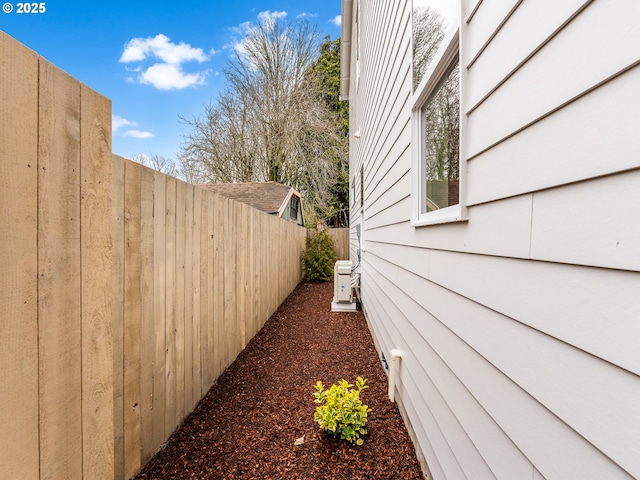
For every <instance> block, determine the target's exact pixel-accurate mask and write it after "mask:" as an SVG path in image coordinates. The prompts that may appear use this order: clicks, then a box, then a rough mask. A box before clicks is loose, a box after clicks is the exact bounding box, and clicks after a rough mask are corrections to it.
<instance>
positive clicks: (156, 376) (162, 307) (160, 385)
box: [153, 172, 167, 448]
mask: <svg viewBox="0 0 640 480" xmlns="http://www.w3.org/2000/svg"><path fill="white" fill-rule="evenodd" d="M166 189H167V176H166V175H163V174H161V173H160V172H155V173H154V188H153V317H154V319H155V322H154V326H155V346H154V352H155V354H154V357H155V362H154V366H153V445H154V446H155V448H159V447H160V445H162V443H163V442H164V440H165V439H166V438H167V437H166V436H165V428H164V424H165V397H166V395H165V385H166V373H165V370H166V365H165V360H166V358H165V348H166V339H165V336H166V316H167V315H166V312H167V305H166V301H165V297H166V291H167V290H166V282H165V276H166V264H165V257H166V238H165V236H166V227H165V222H166V217H165V214H166V213H165V212H166V204H167V191H166Z"/></svg>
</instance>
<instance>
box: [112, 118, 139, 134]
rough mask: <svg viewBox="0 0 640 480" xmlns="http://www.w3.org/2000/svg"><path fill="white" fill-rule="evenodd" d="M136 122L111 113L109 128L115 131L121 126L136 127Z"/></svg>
mask: <svg viewBox="0 0 640 480" xmlns="http://www.w3.org/2000/svg"><path fill="white" fill-rule="evenodd" d="M137 126H138V124H137V123H136V122H132V121H131V120H127V119H126V118H122V117H120V116H118V115H111V130H112V131H113V133H116V132H117V131H118V130H120V129H121V128H122V127H137Z"/></svg>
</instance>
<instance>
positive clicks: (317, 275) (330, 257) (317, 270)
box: [301, 230, 338, 282]
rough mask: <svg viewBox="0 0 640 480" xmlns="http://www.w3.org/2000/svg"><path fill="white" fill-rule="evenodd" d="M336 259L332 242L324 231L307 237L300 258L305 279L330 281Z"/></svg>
mask: <svg viewBox="0 0 640 480" xmlns="http://www.w3.org/2000/svg"><path fill="white" fill-rule="evenodd" d="M337 257H338V256H337V255H336V251H335V249H334V247H333V240H332V239H331V237H330V236H329V233H328V232H327V231H326V230H320V231H319V232H317V233H316V234H315V235H313V236H311V237H307V243H306V248H305V250H304V252H302V257H301V261H302V271H303V273H304V276H305V278H306V279H307V280H309V281H311V282H326V281H327V280H331V279H332V277H333V265H334V264H335V263H336V259H337Z"/></svg>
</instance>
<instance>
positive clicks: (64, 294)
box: [37, 59, 82, 478]
mask: <svg viewBox="0 0 640 480" xmlns="http://www.w3.org/2000/svg"><path fill="white" fill-rule="evenodd" d="M39 73H40V81H39V133H38V169H37V170H38V199H39V204H40V206H39V208H38V238H39V239H40V240H39V242H38V327H39V332H38V338H39V364H40V368H39V378H40V385H39V403H40V477H41V478H78V477H81V476H82V458H81V457H79V456H78V455H76V453H75V452H76V451H78V450H79V449H81V448H82V423H81V419H82V403H81V402H82V396H81V392H82V384H81V365H80V361H79V359H78V352H79V351H80V346H81V330H80V321H81V305H80V83H79V82H78V81H77V80H75V79H73V78H72V77H70V76H69V75H67V74H65V73H64V72H62V71H60V70H59V69H57V68H55V67H54V66H53V65H52V64H50V63H49V62H47V61H45V60H43V59H40V72H39Z"/></svg>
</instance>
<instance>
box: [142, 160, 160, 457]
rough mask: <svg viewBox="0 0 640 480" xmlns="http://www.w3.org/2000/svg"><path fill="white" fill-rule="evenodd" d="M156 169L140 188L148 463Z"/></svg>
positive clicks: (150, 450) (148, 449)
mask: <svg viewBox="0 0 640 480" xmlns="http://www.w3.org/2000/svg"><path fill="white" fill-rule="evenodd" d="M153 193H154V172H153V170H151V169H149V168H143V169H142V177H141V187H140V215H141V224H140V229H141V230H140V257H141V259H140V283H141V294H142V299H141V308H142V313H141V314H142V325H141V333H140V335H141V338H142V343H141V352H140V358H141V366H140V372H139V377H140V436H141V442H142V443H141V448H142V452H141V462H142V464H143V465H144V464H145V463H146V462H147V461H148V460H149V459H150V458H151V457H152V456H153V454H154V453H155V452H156V450H157V448H156V446H155V445H154V444H153V381H154V374H155V372H154V362H155V324H154V300H155V296H154V290H153V288H154V278H153V254H154V236H153V229H154V216H153V200H154V199H153Z"/></svg>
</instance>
